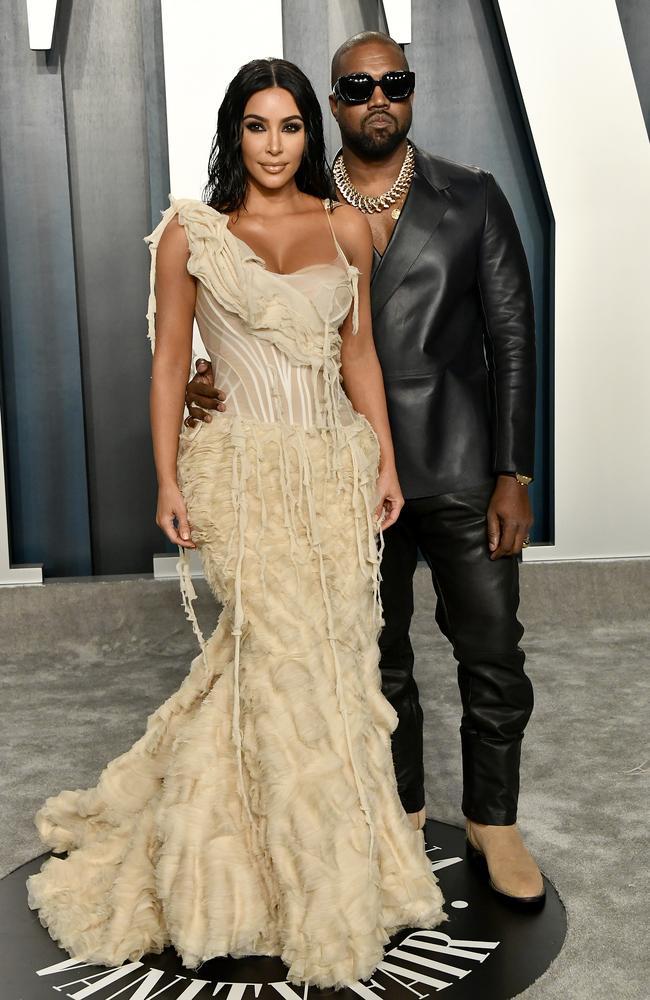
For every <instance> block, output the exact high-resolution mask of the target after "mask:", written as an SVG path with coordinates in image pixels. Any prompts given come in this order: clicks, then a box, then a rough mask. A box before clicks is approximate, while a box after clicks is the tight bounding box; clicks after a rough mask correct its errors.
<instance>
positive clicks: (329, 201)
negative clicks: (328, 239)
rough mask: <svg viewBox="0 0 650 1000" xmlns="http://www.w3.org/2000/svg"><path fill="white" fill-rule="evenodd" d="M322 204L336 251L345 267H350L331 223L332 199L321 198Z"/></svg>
mask: <svg viewBox="0 0 650 1000" xmlns="http://www.w3.org/2000/svg"><path fill="white" fill-rule="evenodd" d="M323 206H324V208H325V214H326V215H327V221H328V222H329V227H330V232H331V234H332V239H333V240H334V246H335V247H336V250H337V253H340V255H341V257H342V258H343V260H344V261H345V264H346V265H347V267H350V261H349V260H348V258H347V257H346V256H345V253H344V251H343V248H342V246H341V244H340V243H339V241H338V240H337V238H336V233H335V232H334V226H333V225H332V199H331V198H323Z"/></svg>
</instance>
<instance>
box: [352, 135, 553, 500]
mask: <svg viewBox="0 0 650 1000" xmlns="http://www.w3.org/2000/svg"><path fill="white" fill-rule="evenodd" d="M371 300H372V317H373V334H374V338H375V345H376V348H377V353H378V355H379V360H380V362H381V367H382V370H383V374H384V385H385V388H386V398H387V403H388V412H389V417H390V424H391V429H392V433H393V440H394V443H395V453H396V458H397V471H398V474H399V478H400V483H401V486H402V489H403V491H404V496H405V497H407V498H415V497H422V496H434V495H436V494H441V493H453V492H459V491H461V490H463V489H468V488H470V487H472V486H474V485H476V484H478V483H480V482H483V481H485V480H486V479H489V478H490V477H491V476H493V475H495V474H496V473H499V472H515V471H516V472H523V473H525V474H526V475H532V470H533V457H534V455H533V453H534V432H535V332H534V319H533V302H532V292H531V286H530V278H529V274H528V266H527V263H526V257H525V254H524V250H523V246H522V243H521V239H520V236H519V230H518V229H517V224H516V222H515V220H514V217H513V214H512V211H511V209H510V206H509V204H508V202H507V200H506V198H505V196H504V194H503V192H502V191H501V189H500V188H499V186H498V184H497V183H496V181H495V180H494V178H493V177H492V175H491V174H490V173H488V172H487V171H485V170H481V169H479V168H478V167H468V166H463V165H461V164H458V163H453V162H451V161H450V160H445V159H442V158H440V157H437V156H431V155H430V154H429V153H425V152H423V151H422V150H420V149H417V147H416V148H415V174H414V177H413V181H412V184H411V188H410V191H409V193H408V195H407V198H406V201H405V203H404V207H403V209H402V213H401V215H400V218H399V220H398V222H397V224H396V225H395V228H394V230H393V233H392V235H391V238H390V241H389V243H388V246H387V247H386V250H385V251H384V253H383V255H380V254H379V253H378V252H377V251H376V250H375V253H374V262H373V273H372V282H371Z"/></svg>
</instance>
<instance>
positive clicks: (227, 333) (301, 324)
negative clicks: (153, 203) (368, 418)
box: [149, 199, 359, 428]
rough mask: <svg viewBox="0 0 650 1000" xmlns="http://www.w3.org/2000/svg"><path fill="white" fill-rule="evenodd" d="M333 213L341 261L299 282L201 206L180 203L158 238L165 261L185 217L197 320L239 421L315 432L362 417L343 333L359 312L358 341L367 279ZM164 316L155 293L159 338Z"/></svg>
mask: <svg viewBox="0 0 650 1000" xmlns="http://www.w3.org/2000/svg"><path fill="white" fill-rule="evenodd" d="M324 208H325V211H326V214H327V218H328V221H329V222H330V230H331V235H332V251H333V253H335V254H336V256H335V257H333V258H332V260H331V261H329V262H327V263H323V264H314V265H309V266H307V267H303V268H300V269H299V270H297V271H294V272H291V273H289V274H280V273H276V272H274V271H271V270H269V269H268V268H267V267H266V265H265V263H264V261H263V259H262V258H261V257H259V256H258V255H257V254H255V253H254V251H253V250H252V249H251V248H250V247H249V246H248V245H247V244H246V243H245V242H243V241H242V240H241V239H240V238H239V237H237V236H236V235H235V234H234V233H232V232H231V231H230V230H229V229H228V225H227V223H228V216H226V215H224V214H222V213H220V212H217V211H215V210H214V209H212V208H210V207H209V206H207V205H205V204H204V203H202V202H199V201H193V200H190V199H178V200H177V199H171V207H170V208H169V209H168V210H167V212H165V213H164V216H163V220H162V222H161V223H160V226H159V227H158V228H157V229H156V230H155V231H154V233H152V236H151V237H150V242H151V249H152V253H155V250H156V247H157V243H158V239H159V236H160V234H161V232H162V229H163V228H164V226H165V225H166V224H167V222H168V221H169V216H170V215H173V214H178V218H179V222H180V223H181V224H183V225H184V227H185V231H186V234H187V238H188V244H189V249H190V258H189V260H188V265H187V267H188V271H189V272H190V273H191V274H193V275H195V277H196V278H197V279H198V283H197V297H196V310H195V315H196V320H197V323H198V327H199V331H200V333H201V339H202V341H203V344H204V345H205V348H206V351H207V352H208V354H209V356H210V360H211V362H212V367H213V373H214V383H215V385H216V386H218V387H219V388H220V389H222V390H223V391H224V392H225V393H226V405H227V411H228V412H229V413H230V414H233V415H238V416H241V417H243V418H249V419H252V420H256V421H259V422H262V423H269V422H281V423H286V424H293V425H296V424H298V425H301V426H303V427H306V428H311V427H320V428H326V427H334V426H338V425H347V424H349V423H351V422H353V421H354V419H355V417H356V416H357V415H356V414H355V413H354V411H353V409H352V406H351V404H350V402H349V400H348V398H347V396H346V395H345V393H344V392H343V388H342V385H341V381H340V374H339V373H340V347H341V337H340V333H339V329H340V327H341V325H342V323H343V321H344V320H345V318H346V316H347V314H348V312H349V311H350V307H351V306H352V305H354V310H353V322H352V329H353V332H354V333H356V330H357V325H358V290H357V287H358V285H357V283H358V274H359V272H358V270H357V268H356V267H354V266H352V265H350V264H349V263H348V261H347V259H346V257H345V254H344V253H343V250H342V249H341V247H340V245H339V243H338V241H337V240H336V236H335V234H334V230H333V228H332V226H331V220H330V210H331V208H330V206H329V204H328V202H327V201H324ZM154 313H155V298H154V297H153V289H152V300H151V301H150V309H149V320H150V335H151V336H152V338H153V332H154V331H153V317H154Z"/></svg>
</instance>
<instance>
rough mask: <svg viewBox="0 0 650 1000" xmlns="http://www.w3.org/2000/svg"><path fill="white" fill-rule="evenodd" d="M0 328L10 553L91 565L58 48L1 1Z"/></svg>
mask: <svg viewBox="0 0 650 1000" xmlns="http://www.w3.org/2000/svg"><path fill="white" fill-rule="evenodd" d="M0 199H1V202H2V205H3V216H2V223H1V226H0V309H1V312H0V326H1V332H2V376H3V392H2V397H3V400H2V401H3V410H4V412H3V416H4V426H5V445H6V462H7V479H8V504H9V517H10V525H11V549H12V560H13V562H15V563H43V568H44V572H45V574H47V575H49V576H64V575H73V576H75V575H81V574H85V573H88V572H90V570H91V554H90V537H89V515H88V499H87V480H86V457H85V440H84V412H83V400H82V384H81V372H80V357H79V332H78V323H77V303H76V295H75V269H74V257H73V242H72V230H71V222H70V195H69V184H68V169H67V149H66V135H65V115H64V106H63V98H62V91H61V60H60V52H59V50H58V48H57V47H56V46H55V48H54V49H53V50H52V52H51V53H48V54H47V55H45V54H44V53H36V52H32V51H31V50H30V48H29V39H28V31H27V11H26V5H25V3H24V0H8V2H7V3H4V4H2V6H1V7H0Z"/></svg>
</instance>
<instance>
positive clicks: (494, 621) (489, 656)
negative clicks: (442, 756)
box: [379, 481, 533, 825]
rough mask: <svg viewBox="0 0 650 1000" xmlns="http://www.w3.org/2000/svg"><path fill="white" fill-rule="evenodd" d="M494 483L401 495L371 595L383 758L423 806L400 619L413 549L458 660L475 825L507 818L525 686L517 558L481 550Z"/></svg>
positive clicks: (408, 605) (466, 807) (466, 802)
mask: <svg viewBox="0 0 650 1000" xmlns="http://www.w3.org/2000/svg"><path fill="white" fill-rule="evenodd" d="M493 488H494V483H493V482H492V481H490V482H489V483H485V484H482V485H481V486H479V487H477V488H475V489H472V490H468V491H464V492H462V493H454V494H444V495H442V496H435V497H423V498H420V499H416V500H407V501H406V504H405V505H404V508H403V510H402V512H401V514H400V517H399V519H398V521H397V523H396V524H394V525H393V526H392V527H391V528H389V529H388V531H387V532H386V534H385V548H384V555H383V560H382V565H381V573H382V584H381V597H382V603H383V606H384V619H385V623H386V624H385V626H384V629H383V631H382V633H381V636H380V640H379V645H380V649H381V662H380V668H381V674H382V689H383V692H384V695H385V696H386V698H387V699H388V700H389V701H390V703H391V704H392V706H393V707H394V708H395V710H396V712H397V714H398V716H399V724H398V726H397V729H396V730H395V732H394V733H393V758H394V762H395V771H396V774H397V784H398V788H399V793H400V798H401V800H402V805H403V806H404V809H405V810H406V812H417V811H418V810H419V809H421V808H422V806H423V805H424V766H423V759H422V709H421V707H420V703H419V700H418V689H417V685H416V683H415V680H414V677H413V659H414V657H413V649H412V647H411V642H410V639H409V626H410V623H411V617H412V615H413V574H414V572H415V567H416V562H417V553H418V549H419V550H420V551H421V552H422V555H423V556H424V558H425V559H426V561H427V563H428V564H429V567H430V569H431V576H432V578H433V586H434V588H435V592H436V595H437V605H436V621H437V623H438V625H439V627H440V629H441V630H442V632H443V633H444V635H446V636H447V638H448V639H449V641H450V642H451V644H452V646H453V651H454V656H455V657H456V660H457V661H458V686H459V688H460V696H461V701H462V708H463V714H462V720H461V726H460V733H461V746H462V753H463V802H462V809H463V812H464V814H465V815H466V816H467V817H469V818H470V819H473V820H475V821H476V822H477V823H491V824H496V825H505V824H509V823H514V822H515V819H516V816H517V798H518V794H519V758H520V751H521V740H522V737H523V733H524V728H525V726H526V723H527V722H528V719H529V718H530V714H531V712H532V710H533V691H532V685H531V683H530V680H529V679H528V677H527V676H526V674H525V673H524V653H523V651H522V650H521V649H520V648H519V645H518V643H519V640H520V639H521V637H522V635H523V628H522V626H521V624H520V623H519V622H518V620H517V608H518V605H519V560H518V558H517V557H511V558H507V557H506V558H503V559H497V560H495V561H494V562H492V561H491V560H490V559H489V556H488V548H487V538H486V511H487V507H488V503H489V501H490V496H491V494H492V490H493Z"/></svg>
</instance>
